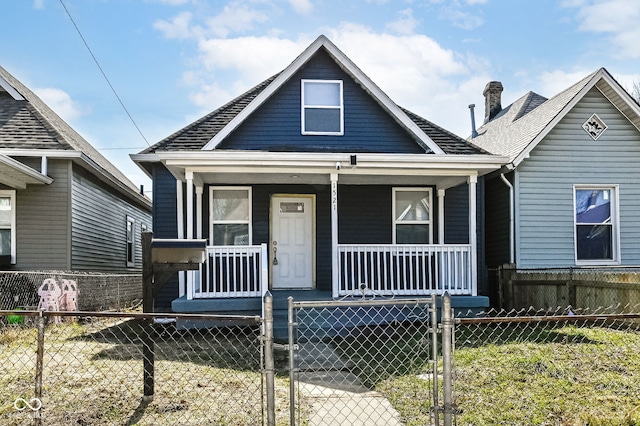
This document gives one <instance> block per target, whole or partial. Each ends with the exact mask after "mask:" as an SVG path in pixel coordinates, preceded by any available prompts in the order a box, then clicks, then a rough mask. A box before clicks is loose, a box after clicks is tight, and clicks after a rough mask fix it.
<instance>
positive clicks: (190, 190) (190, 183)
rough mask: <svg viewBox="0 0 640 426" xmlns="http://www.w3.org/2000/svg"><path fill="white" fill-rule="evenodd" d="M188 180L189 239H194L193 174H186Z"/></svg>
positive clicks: (187, 213)
mask: <svg viewBox="0 0 640 426" xmlns="http://www.w3.org/2000/svg"><path fill="white" fill-rule="evenodd" d="M185 178H186V179H187V211H186V215H187V239H193V172H186V173H185Z"/></svg>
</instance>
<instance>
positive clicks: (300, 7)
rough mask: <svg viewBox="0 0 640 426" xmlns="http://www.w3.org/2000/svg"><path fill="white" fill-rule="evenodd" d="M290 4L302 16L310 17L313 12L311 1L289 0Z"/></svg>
mask: <svg viewBox="0 0 640 426" xmlns="http://www.w3.org/2000/svg"><path fill="white" fill-rule="evenodd" d="M289 3H290V4H291V6H293V9H294V10H295V11H296V12H297V13H299V14H300V15H308V14H310V13H311V11H312V10H313V4H312V3H311V1H310V0H289Z"/></svg>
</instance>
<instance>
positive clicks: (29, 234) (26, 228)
mask: <svg viewBox="0 0 640 426" xmlns="http://www.w3.org/2000/svg"><path fill="white" fill-rule="evenodd" d="M37 169H39V165H38V167H37ZM70 173H71V163H70V162H69V161H67V160H49V162H48V175H49V176H50V177H52V178H53V182H52V183H51V184H50V185H28V186H27V188H26V189H24V190H18V191H16V238H17V244H16V262H17V263H16V265H15V269H21V270H29V269H30V270H34V269H35V270H40V269H56V270H67V269H69V267H70V265H69V233H70V230H69V211H70V208H69V203H70V198H69V187H70V183H69V175H70Z"/></svg>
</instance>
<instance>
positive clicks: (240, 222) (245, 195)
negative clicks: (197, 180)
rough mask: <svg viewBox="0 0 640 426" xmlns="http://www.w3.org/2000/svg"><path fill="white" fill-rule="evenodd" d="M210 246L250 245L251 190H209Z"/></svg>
mask: <svg viewBox="0 0 640 426" xmlns="http://www.w3.org/2000/svg"><path fill="white" fill-rule="evenodd" d="M210 206H211V211H210V217H211V244H212V245H214V246H245V245H250V244H251V188H247V187H213V188H211V204H210Z"/></svg>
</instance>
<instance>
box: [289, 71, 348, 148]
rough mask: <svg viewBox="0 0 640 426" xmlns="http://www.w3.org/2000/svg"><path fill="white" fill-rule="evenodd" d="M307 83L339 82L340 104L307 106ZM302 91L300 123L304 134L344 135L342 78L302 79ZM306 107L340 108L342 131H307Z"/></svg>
mask: <svg viewBox="0 0 640 426" xmlns="http://www.w3.org/2000/svg"><path fill="white" fill-rule="evenodd" d="M305 83H327V84H339V85H340V106H338V107H337V106H335V105H327V106H322V105H313V106H306V105H305V103H304V85H305ZM300 86H301V89H300V90H301V92H300V123H301V131H302V134H303V135H332V136H342V135H344V94H343V85H342V80H313V79H302V80H300ZM306 108H314V109H323V108H324V109H339V110H340V131H339V132H309V131H306V130H305V129H306V125H305V119H304V117H305V113H304V112H305V109H306Z"/></svg>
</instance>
